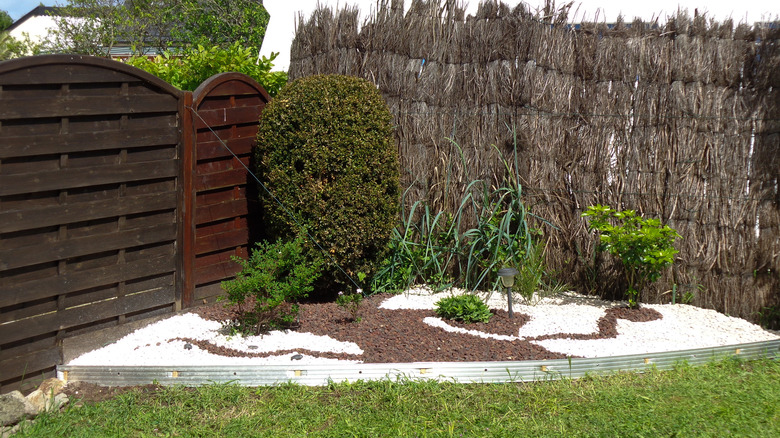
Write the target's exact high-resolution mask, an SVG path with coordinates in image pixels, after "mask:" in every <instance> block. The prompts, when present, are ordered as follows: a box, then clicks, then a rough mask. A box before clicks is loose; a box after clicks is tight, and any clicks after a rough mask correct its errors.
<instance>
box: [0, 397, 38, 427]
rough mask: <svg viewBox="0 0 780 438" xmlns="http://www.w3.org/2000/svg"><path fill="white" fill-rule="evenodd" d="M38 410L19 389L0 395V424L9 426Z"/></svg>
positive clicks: (34, 413)
mask: <svg viewBox="0 0 780 438" xmlns="http://www.w3.org/2000/svg"><path fill="white" fill-rule="evenodd" d="M36 414H38V411H37V410H36V409H35V407H34V406H33V405H32V404H30V402H29V401H28V400H27V399H26V398H24V395H22V393H21V392H19V391H13V392H10V393H8V394H3V395H0V426H10V425H14V424H16V423H18V422H19V421H21V420H22V419H23V418H25V417H27V416H35V415H36Z"/></svg>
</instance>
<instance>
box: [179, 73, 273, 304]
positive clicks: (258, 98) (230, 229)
mask: <svg viewBox="0 0 780 438" xmlns="http://www.w3.org/2000/svg"><path fill="white" fill-rule="evenodd" d="M270 100H271V98H270V97H269V96H268V93H266V91H265V90H264V89H263V88H262V87H261V86H260V84H258V83H257V82H255V81H254V80H252V79H251V78H249V77H248V76H245V75H242V74H238V73H225V74H221V75H216V76H213V77H211V78H210V79H208V80H207V81H206V82H204V83H203V84H201V86H200V87H198V89H197V90H195V91H194V92H193V93H192V102H191V103H190V104H189V105H187V107H188V109H190V111H188V113H187V117H189V118H190V119H191V124H192V129H191V130H190V132H188V135H191V136H192V140H193V141H192V142H191V144H192V145H193V148H192V150H191V151H190V155H189V156H188V157H186V158H185V160H188V161H189V164H188V163H186V162H185V172H187V171H191V172H192V177H191V178H190V177H187V178H185V181H187V182H192V184H191V186H189V187H185V192H186V193H187V194H188V196H186V197H185V199H186V200H187V202H188V203H187V204H186V206H185V211H186V212H192V214H187V213H185V221H187V222H188V223H190V224H191V225H190V226H189V227H187V229H188V230H192V231H193V232H192V233H191V234H189V235H188V236H186V240H185V242H184V245H185V246H184V248H185V253H186V252H187V251H191V253H192V256H187V255H185V257H184V260H186V261H187V263H188V265H185V266H184V275H185V287H184V291H185V294H184V296H183V298H182V303H183V305H184V306H185V307H186V306H189V305H191V304H192V303H198V302H206V301H210V300H213V299H214V298H216V297H217V296H218V295H219V294H220V293H221V288H220V282H221V281H222V280H224V279H226V278H231V277H233V276H235V273H236V271H237V269H238V267H237V265H236V263H235V262H233V261H232V260H231V256H239V257H247V252H248V249H249V248H248V246H249V245H250V242H252V241H253V240H254V239H253V236H252V234H253V230H254V229H255V227H256V226H257V222H256V221H254V223H253V221H252V219H251V218H253V217H254V215H255V213H257V195H256V185H255V183H254V182H253V181H252V180H251V175H249V174H248V172H247V170H246V168H245V166H246V167H250V160H251V152H252V148H253V146H254V145H255V143H256V136H257V125H258V120H259V118H260V113H262V111H263V108H265V105H266V104H267V103H268V102H269V101H270ZM185 120H186V119H185ZM233 154H235V156H234V155H233ZM190 203H191V205H190ZM190 293H191V295H189V294H190Z"/></svg>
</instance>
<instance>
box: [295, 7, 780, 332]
mask: <svg viewBox="0 0 780 438" xmlns="http://www.w3.org/2000/svg"><path fill="white" fill-rule="evenodd" d="M569 7H570V6H565V7H563V8H556V7H555V5H554V3H552V2H548V3H547V4H546V5H545V7H544V8H543V10H541V11H538V13H532V12H530V11H529V10H528V9H527V7H526V6H525V5H523V4H521V5H519V6H517V7H515V8H510V7H508V6H506V5H505V4H503V3H499V2H496V1H486V2H482V3H481V4H480V5H479V8H478V11H477V13H476V15H473V16H468V17H466V16H465V13H464V11H463V9H462V8H461V7H459V6H458V2H455V1H453V0H446V1H439V0H432V1H421V0H414V1H412V3H411V5H410V7H409V10H408V12H406V13H405V12H404V2H403V1H400V0H393V1H388V0H380V1H379V2H377V7H376V9H375V11H374V12H373V13H372V14H370V16H368V17H367V18H365V20H364V21H363V22H359V11H358V10H357V9H354V8H351V7H347V8H344V9H342V10H340V11H336V12H334V11H332V10H331V9H328V8H320V9H318V10H316V11H315V12H314V13H313V14H312V15H311V17H308V18H307V19H304V17H300V19H299V22H298V25H297V31H296V35H295V39H294V41H293V44H292V50H291V64H290V71H289V74H290V78H291V79H296V78H300V77H303V76H308V75H313V74H345V75H353V76H359V77H363V78H365V79H367V80H369V81H372V82H373V83H375V84H376V85H377V87H378V88H379V90H380V91H381V92H382V94H383V95H384V97H385V99H386V100H387V103H388V105H389V106H390V108H391V111H392V113H393V114H394V117H395V124H396V135H397V139H398V145H399V153H400V157H401V166H402V168H401V170H402V175H403V176H402V178H403V179H404V180H403V181H402V184H403V185H404V187H408V188H409V191H408V193H407V198H406V202H407V206H408V205H409V204H411V203H413V202H415V201H417V200H423V201H427V202H428V203H429V204H430V205H431V206H432V208H434V209H436V210H444V211H449V212H454V211H455V209H456V208H457V206H458V205H459V202H460V199H461V196H463V192H464V190H465V187H466V185H468V184H469V183H470V182H471V181H473V180H477V179H482V180H485V181H488V182H491V183H494V184H497V183H500V181H501V178H502V177H503V175H504V174H505V173H504V172H505V170H504V165H503V163H502V162H501V154H503V156H504V157H506V158H510V157H512V154H513V152H514V151H517V154H518V162H519V174H520V176H521V178H522V180H523V181H524V194H525V202H526V204H527V205H528V206H529V207H530V208H531V209H532V211H533V213H535V214H537V215H538V216H540V217H542V218H545V219H546V220H548V221H550V222H551V223H552V224H553V225H554V226H555V227H556V228H554V229H553V228H551V227H547V226H545V225H542V224H541V223H539V224H537V225H538V226H539V228H542V229H543V230H544V231H545V233H546V238H547V240H548V242H547V243H548V244H547V263H548V266H549V268H551V270H552V271H553V272H557V273H558V276H559V277H560V278H561V279H562V280H564V281H565V282H567V283H569V284H570V285H572V286H574V287H575V288H577V289H579V290H591V291H595V292H599V293H602V294H607V295H608V294H610V292H613V291H615V290H624V289H623V287H624V286H625V285H624V284H623V280H622V276H621V275H619V270H618V269H616V268H617V267H616V266H614V264H610V263H607V262H606V261H604V260H603V259H602V258H601V257H595V258H594V256H593V253H594V244H595V241H594V238H593V236H592V235H590V234H589V233H588V231H587V227H586V223H585V221H583V219H582V218H581V217H580V214H581V213H582V212H583V211H584V209H585V208H586V207H587V206H589V205H593V204H608V205H611V206H613V207H616V208H621V209H634V210H637V211H639V212H640V213H641V214H643V215H645V216H649V217H656V218H660V219H661V220H662V221H663V222H664V223H667V224H669V225H671V226H672V227H674V228H676V229H677V230H678V231H679V232H680V234H681V235H682V236H683V240H682V241H679V243H678V245H677V246H678V248H679V249H680V254H679V255H678V262H677V263H676V264H675V266H674V268H673V269H671V270H669V271H668V273H667V274H666V275H665V276H664V277H663V278H662V279H661V280H660V281H659V282H658V284H657V285H656V286H655V288H654V289H652V290H650V291H648V293H647V294H646V295H645V296H643V297H642V299H643V300H646V301H663V302H668V301H670V300H671V298H672V294H673V293H675V294H676V300H677V301H680V300H681V299H692V302H693V303H694V304H696V305H698V306H702V307H708V308H715V309H717V310H719V311H722V312H726V313H728V314H731V315H735V316H740V317H746V318H749V319H754V320H755V319H756V317H757V312H760V311H762V309H763V308H764V307H766V306H771V305H775V306H776V305H780V192H779V191H778V177H779V176H780V43H779V41H778V36H779V35H780V26H778V23H765V24H756V25H754V26H748V25H745V24H739V25H736V26H735V25H734V24H733V23H732V22H731V21H726V22H723V23H717V22H713V21H711V20H709V19H707V18H706V17H705V16H700V15H698V14H695V16H694V17H692V18H691V17H689V16H688V15H687V14H686V13H685V12H682V13H679V14H677V15H675V16H672V17H669V20H668V22H667V23H666V24H664V25H658V24H657V23H645V22H641V21H635V22H632V23H623V22H618V23H615V24H614V25H606V24H604V23H582V24H578V25H571V24H567V23H568V22H569V19H568V12H569V10H568V8H569ZM515 136H516V137H515ZM450 140H452V141H454V142H455V143H457V145H458V146H456V145H455V144H453V143H452V142H450ZM492 145H496V146H497V149H496V148H493V147H492ZM510 162H511V160H510ZM474 219H475V218H473V217H472V218H471V220H472V221H474ZM472 224H473V222H472Z"/></svg>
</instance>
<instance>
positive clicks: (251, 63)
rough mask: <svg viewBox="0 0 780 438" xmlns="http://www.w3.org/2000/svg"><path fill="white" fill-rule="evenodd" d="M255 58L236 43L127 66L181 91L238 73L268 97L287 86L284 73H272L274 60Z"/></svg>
mask: <svg viewBox="0 0 780 438" xmlns="http://www.w3.org/2000/svg"><path fill="white" fill-rule="evenodd" d="M278 55H279V54H278V53H273V54H272V55H271V58H266V57H265V56H263V57H262V58H258V57H257V50H256V49H255V48H252V47H243V46H242V45H241V43H239V42H235V43H233V44H231V45H230V46H227V47H219V46H211V47H204V46H201V45H199V46H193V47H188V48H185V49H181V50H179V49H169V50H166V51H164V52H163V53H162V54H161V55H157V56H156V57H154V58H151V59H150V58H147V57H146V56H134V57H132V58H130V59H128V60H127V64H129V65H132V66H134V67H138V68H140V69H142V70H146V71H147V72H149V73H151V74H153V75H155V76H157V77H158V78H160V79H162V80H164V81H166V82H168V83H170V84H172V85H173V86H175V87H178V88H180V89H182V90H189V91H192V90H195V88H197V87H198V86H199V85H200V84H201V83H203V81H205V80H206V79H208V78H210V77H211V76H213V75H215V74H217V73H224V72H238V73H243V74H245V75H247V76H250V77H251V78H253V79H254V80H256V81H257V82H258V83H259V84H260V85H262V86H263V88H265V91H267V92H268V94H269V95H270V96H275V95H276V93H277V92H279V90H280V89H281V88H282V87H283V86H284V84H286V83H287V73H284V72H272V71H271V69H272V68H273V60H274V59H276V57H277V56H278Z"/></svg>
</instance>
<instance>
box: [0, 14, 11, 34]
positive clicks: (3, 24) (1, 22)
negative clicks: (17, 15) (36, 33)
mask: <svg viewBox="0 0 780 438" xmlns="http://www.w3.org/2000/svg"><path fill="white" fill-rule="evenodd" d="M12 24H14V19H13V18H11V16H10V15H8V12H6V11H4V10H2V9H0V31H2V30H6V29H8V26H10V25H12Z"/></svg>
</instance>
